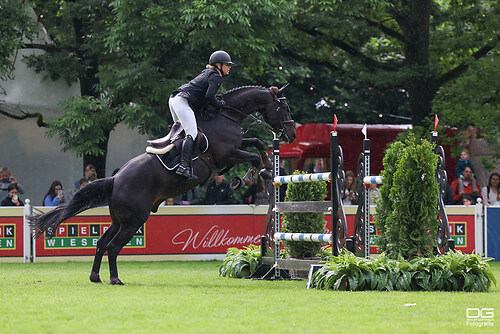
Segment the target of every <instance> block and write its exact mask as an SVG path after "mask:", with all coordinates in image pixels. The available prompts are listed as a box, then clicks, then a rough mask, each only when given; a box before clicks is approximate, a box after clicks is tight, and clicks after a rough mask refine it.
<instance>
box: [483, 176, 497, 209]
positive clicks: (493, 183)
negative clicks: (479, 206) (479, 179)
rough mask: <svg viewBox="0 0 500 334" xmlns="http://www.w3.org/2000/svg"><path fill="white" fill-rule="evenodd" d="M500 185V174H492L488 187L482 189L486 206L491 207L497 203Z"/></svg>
mask: <svg viewBox="0 0 500 334" xmlns="http://www.w3.org/2000/svg"><path fill="white" fill-rule="evenodd" d="M499 183H500V174H498V173H491V175H490V178H489V180H488V185H487V186H486V187H483V189H481V197H482V198H483V200H484V205H486V206H490V205H492V204H493V203H494V202H496V200H497V197H498V194H499V192H498V185H499Z"/></svg>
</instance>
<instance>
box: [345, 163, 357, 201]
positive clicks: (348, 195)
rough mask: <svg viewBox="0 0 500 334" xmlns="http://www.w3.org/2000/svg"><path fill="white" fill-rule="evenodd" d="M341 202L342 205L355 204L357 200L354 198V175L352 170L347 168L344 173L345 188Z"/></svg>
mask: <svg viewBox="0 0 500 334" xmlns="http://www.w3.org/2000/svg"><path fill="white" fill-rule="evenodd" d="M342 203H343V204H344V205H356V204H358V201H357V199H356V176H355V175H354V172H353V171H351V170H348V171H347V172H346V173H345V189H344V193H343V194H342Z"/></svg>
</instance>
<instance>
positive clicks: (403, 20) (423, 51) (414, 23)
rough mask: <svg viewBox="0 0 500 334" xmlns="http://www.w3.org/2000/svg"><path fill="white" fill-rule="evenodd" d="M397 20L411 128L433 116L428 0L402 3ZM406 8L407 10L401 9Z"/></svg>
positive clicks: (430, 3) (429, 1) (434, 92)
mask: <svg viewBox="0 0 500 334" xmlns="http://www.w3.org/2000/svg"><path fill="white" fill-rule="evenodd" d="M402 3H403V4H404V7H403V10H402V11H401V14H400V15H396V20H397V22H398V24H399V26H400V27H401V30H402V32H403V35H404V44H405V59H406V64H407V66H408V68H409V74H408V78H407V82H406V83H405V86H406V88H407V92H408V96H409V102H410V112H411V115H412V123H413V125H420V124H421V123H422V121H423V120H424V118H425V117H427V116H429V115H430V114H431V113H432V100H433V98H434V95H435V94H436V84H435V82H436V75H435V73H433V72H432V70H431V68H430V66H429V35H430V31H429V29H430V16H431V6H432V1H431V0H411V1H403V2H402ZM404 9H406V10H404Z"/></svg>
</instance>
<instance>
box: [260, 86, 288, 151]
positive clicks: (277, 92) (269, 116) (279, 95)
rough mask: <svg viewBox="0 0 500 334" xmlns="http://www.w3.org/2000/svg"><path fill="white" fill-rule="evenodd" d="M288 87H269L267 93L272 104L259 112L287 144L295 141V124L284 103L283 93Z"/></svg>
mask: <svg viewBox="0 0 500 334" xmlns="http://www.w3.org/2000/svg"><path fill="white" fill-rule="evenodd" d="M287 87H288V84H286V85H284V86H283V87H281V88H280V89H278V87H274V86H272V87H270V88H269V91H270V92H271V95H272V96H273V100H274V102H272V103H270V104H267V105H266V107H265V109H263V110H262V111H261V113H262V116H264V120H265V121H266V123H267V124H269V125H270V126H272V128H273V130H274V132H275V133H277V136H278V137H279V138H280V139H281V140H283V141H285V142H287V143H291V142H293V141H294V140H295V136H296V132H295V122H294V121H293V119H292V116H291V114H290V107H289V106H288V103H286V97H285V96H284V95H283V91H284V90H285V89H286V88H287Z"/></svg>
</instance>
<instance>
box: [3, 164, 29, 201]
mask: <svg viewBox="0 0 500 334" xmlns="http://www.w3.org/2000/svg"><path fill="white" fill-rule="evenodd" d="M11 184H15V185H17V190H18V192H19V194H24V188H23V187H22V186H21V184H19V183H18V182H17V179H16V178H15V177H14V176H12V174H11V172H10V169H8V168H7V167H2V169H0V191H1V192H0V198H3V197H4V196H7V193H8V190H7V188H8V187H9V185H11Z"/></svg>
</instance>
